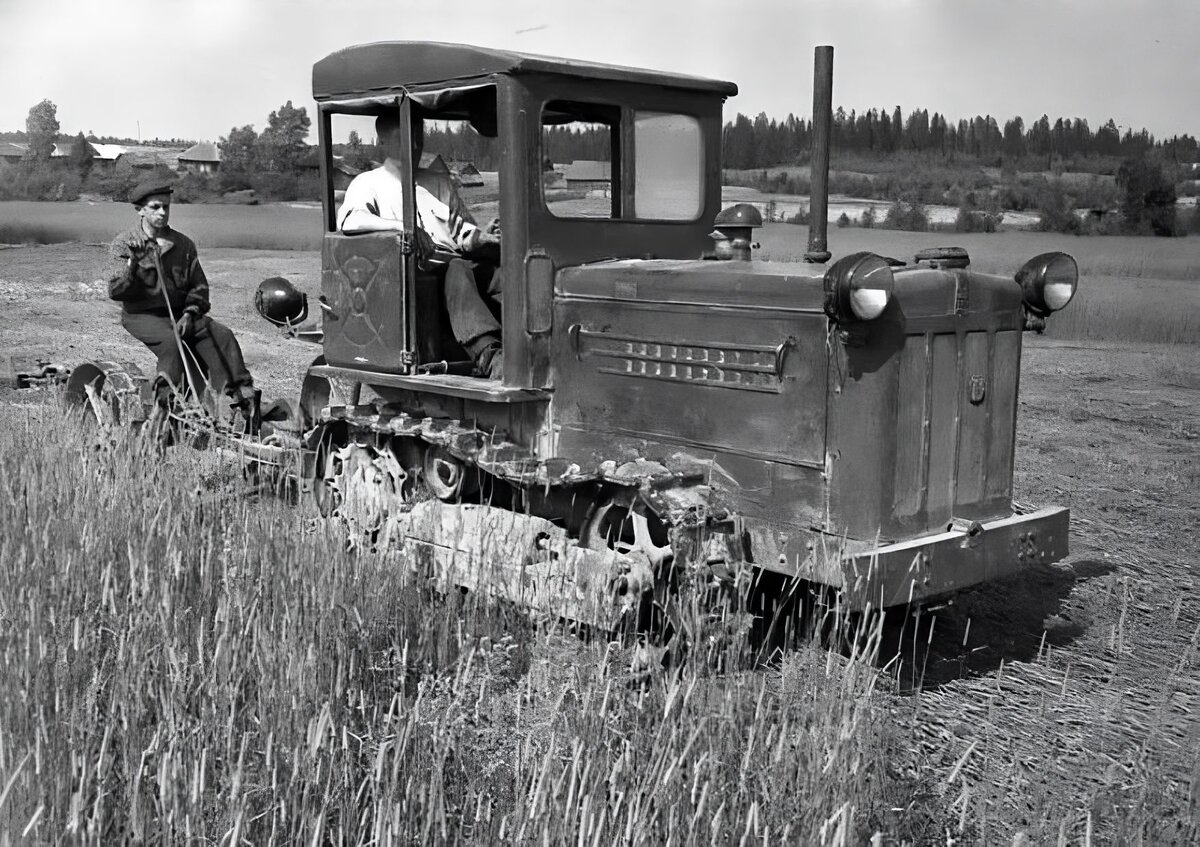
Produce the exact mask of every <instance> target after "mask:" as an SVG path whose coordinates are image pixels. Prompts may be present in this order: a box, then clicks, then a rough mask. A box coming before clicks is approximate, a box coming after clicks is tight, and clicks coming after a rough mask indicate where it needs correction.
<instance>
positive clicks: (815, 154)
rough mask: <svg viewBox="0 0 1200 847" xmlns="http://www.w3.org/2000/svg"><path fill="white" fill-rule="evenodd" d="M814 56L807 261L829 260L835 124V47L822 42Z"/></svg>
mask: <svg viewBox="0 0 1200 847" xmlns="http://www.w3.org/2000/svg"><path fill="white" fill-rule="evenodd" d="M814 53H815V55H814V58H813V110H812V156H811V158H810V165H809V167H810V176H809V183H810V189H809V192H810V195H811V196H810V200H809V206H808V252H807V253H805V254H804V261H806V262H812V263H813V264H817V265H823V264H825V263H826V262H828V261H829V257H830V253H829V246H828V233H829V138H830V129H831V124H832V123H833V47H832V46H830V45H827V44H826V45H821V46H820V47H817V48H816V50H815V51H814Z"/></svg>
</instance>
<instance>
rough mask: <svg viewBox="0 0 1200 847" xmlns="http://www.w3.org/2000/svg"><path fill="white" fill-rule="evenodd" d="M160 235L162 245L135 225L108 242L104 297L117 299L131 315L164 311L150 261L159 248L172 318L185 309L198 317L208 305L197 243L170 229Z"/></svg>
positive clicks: (155, 313)
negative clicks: (172, 313)
mask: <svg viewBox="0 0 1200 847" xmlns="http://www.w3.org/2000/svg"><path fill="white" fill-rule="evenodd" d="M159 237H160V238H161V239H163V240H164V241H166V242H167V244H166V245H165V246H164V247H162V248H160V247H159V245H158V242H157V241H156V240H155V239H154V238H152V237H150V236H148V235H146V233H145V231H144V230H143V229H142V226H141V224H140V223H139V224H138V225H137V226H135V227H134V228H133V229H130V230H128V231H126V232H123V233H121V234H120V235H118V236H117V237H116V238H115V239H113V242H112V244H111V245H110V246H109V256H110V257H111V258H112V262H113V264H112V269H111V271H110V274H109V278H108V296H109V297H111V298H112V299H114V300H119V301H121V304H122V306H123V308H124V310H125V311H126V312H127V313H129V314H135V315H136V314H150V315H162V316H166V315H168V311H167V305H166V303H165V302H164V300H163V287H162V286H161V285H160V280H159V278H158V269H157V267H156V266H155V261H154V254H155V252H157V253H158V254H159V264H161V266H162V270H163V274H164V275H165V276H166V286H165V287H166V292H167V297H168V298H169V299H170V301H171V310H172V311H173V312H174V314H175V317H176V318H179V317H181V316H182V315H183V313H184V312H191V313H192V314H193V315H195V316H197V317H199V316H200V315H203V314H205V313H206V312H208V309H209V304H208V278H207V277H205V275H204V269H203V268H201V267H200V259H199V257H198V256H197V254H196V244H195V242H193V241H192V239H190V238H188V237H187V236H186V235H184V234H183V233H182V232H178V231H176V230H174V229H171V228H170V227H168V228H167V229H166V230H165V231H164V232H163V234H162V235H161V236H159ZM131 259H132V262H131V261H130V260H131Z"/></svg>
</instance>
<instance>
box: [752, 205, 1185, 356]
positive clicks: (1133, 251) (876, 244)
mask: <svg viewBox="0 0 1200 847" xmlns="http://www.w3.org/2000/svg"><path fill="white" fill-rule="evenodd" d="M758 241H759V243H761V245H762V247H761V249H760V250H758V251H757V252H756V257H757V258H760V259H764V260H773V261H798V260H800V259H801V258H802V257H803V255H804V251H805V250H806V249H807V245H808V227H805V226H791V225H788V224H768V225H767V226H765V227H764V228H763V229H762V230H760V235H759V238H758ZM829 245H830V249H831V250H832V251H833V254H834V257H835V258H836V257H837V256H844V255H847V254H849V253H854V252H857V251H859V250H870V251H872V252H874V253H879V254H880V255H884V256H893V257H895V258H897V259H903V260H905V261H908V262H912V261H913V256H914V255H915V254H916V253H917V251H919V250H922V249H924V248H927V247H942V246H947V245H957V246H960V247H965V248H966V249H967V251H968V252H969V253H970V255H971V267H972V268H973V269H975V270H978V271H982V272H984V273H994V274H1002V275H1004V276H1011V275H1012V274H1014V273H1016V272H1017V270H1018V269H1019V268H1020V267H1021V265H1022V264H1024V263H1025V262H1026V261H1027V260H1029V259H1032V258H1033V257H1034V256H1036V255H1038V254H1039V253H1044V252H1047V251H1051V250H1061V251H1063V252H1065V253H1070V254H1071V255H1073V256H1074V257H1075V260H1076V261H1077V262H1078V263H1079V275H1080V282H1079V289H1078V292H1077V293H1076V295H1075V298H1074V299H1073V300H1072V301H1071V303H1070V304H1069V305H1068V306H1067V308H1066V309H1064V310H1063V311H1062V312H1060V313H1058V314H1056V315H1053V316H1052V317H1051V318H1050V320H1049V321H1048V326H1047V330H1046V334H1047V335H1048V336H1049V337H1050V338H1060V339H1074V340H1092V341H1138V342H1151V343H1163V342H1167V343H1183V344H1196V343H1200V238H1197V237H1194V236H1189V237H1187V238H1138V237H1133V236H1105V237H1092V238H1087V237H1072V236H1067V235H1059V234H1056V233H1042V232H998V233H991V234H982V233H971V234H968V233H950V232H922V233H917V232H900V231H897V230H885V229H860V228H857V227H849V228H846V229H832V228H831V229H830V232H829Z"/></svg>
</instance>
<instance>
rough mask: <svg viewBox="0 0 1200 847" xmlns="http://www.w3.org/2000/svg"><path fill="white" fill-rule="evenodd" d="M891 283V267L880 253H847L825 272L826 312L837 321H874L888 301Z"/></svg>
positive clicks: (893, 280) (889, 300) (893, 281)
mask: <svg viewBox="0 0 1200 847" xmlns="http://www.w3.org/2000/svg"><path fill="white" fill-rule="evenodd" d="M894 285H895V278H894V277H893V275H892V268H891V266H890V265H889V264H888V263H887V260H886V259H884V258H883V257H882V256H876V255H875V254H874V253H854V254H852V255H849V256H846V257H845V258H843V259H839V260H838V261H837V262H835V263H834V264H833V266H832V267H831V268H830V269H829V270H828V271H827V272H826V274H825V313H826V314H827V315H829V316H830V317H831V318H833V319H834V320H837V321H852V320H859V321H870V320H874V319H875V318H877V317H879V316H880V315H882V314H883V311H884V309H886V308H887V305H888V303H890V302H891V299H892V290H893V287H894Z"/></svg>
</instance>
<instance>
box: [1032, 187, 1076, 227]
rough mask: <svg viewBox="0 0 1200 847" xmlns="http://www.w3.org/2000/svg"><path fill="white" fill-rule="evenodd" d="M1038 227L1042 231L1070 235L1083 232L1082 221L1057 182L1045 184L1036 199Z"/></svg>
mask: <svg viewBox="0 0 1200 847" xmlns="http://www.w3.org/2000/svg"><path fill="white" fill-rule="evenodd" d="M1038 229H1039V230H1041V231H1042V232H1066V233H1070V234H1072V235H1079V234H1080V233H1082V232H1083V226H1082V221H1080V219H1079V217H1078V216H1077V215H1076V214H1075V210H1074V209H1073V208H1072V207H1071V203H1070V201H1069V199H1068V197H1067V195H1066V194H1065V193H1064V192H1063V190H1062V187H1061V186H1060V185H1058V184H1057V183H1056V184H1047V185H1046V186H1045V188H1044V189H1043V191H1042V192H1041V197H1040V199H1039V201H1038Z"/></svg>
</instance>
